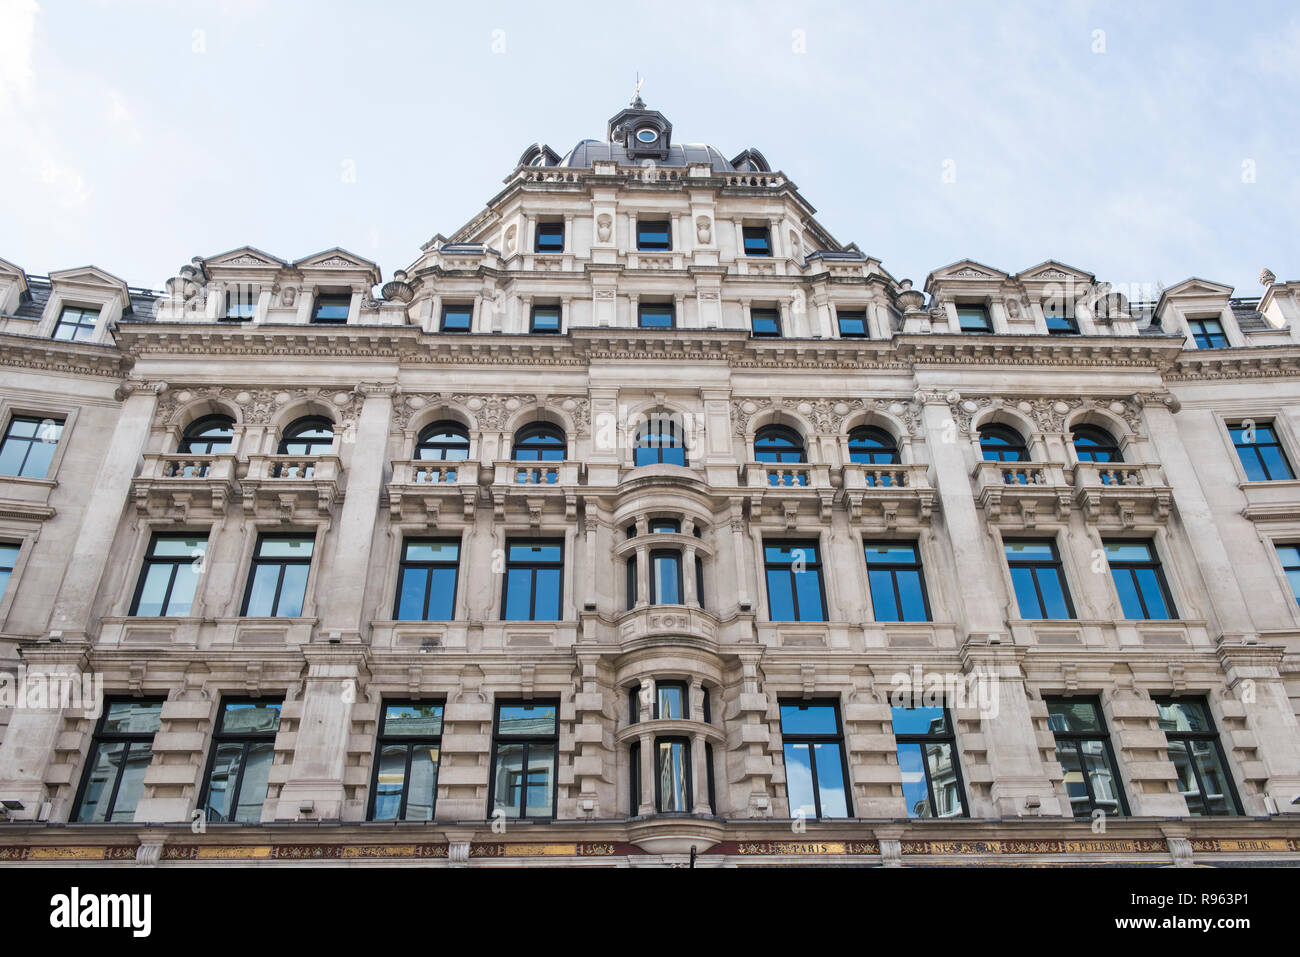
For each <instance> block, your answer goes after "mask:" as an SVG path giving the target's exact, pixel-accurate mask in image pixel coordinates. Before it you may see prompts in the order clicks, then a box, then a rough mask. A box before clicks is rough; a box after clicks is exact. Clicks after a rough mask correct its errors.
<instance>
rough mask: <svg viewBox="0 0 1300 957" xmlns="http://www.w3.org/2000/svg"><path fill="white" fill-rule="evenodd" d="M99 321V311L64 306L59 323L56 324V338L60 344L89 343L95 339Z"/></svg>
mask: <svg viewBox="0 0 1300 957" xmlns="http://www.w3.org/2000/svg"><path fill="white" fill-rule="evenodd" d="M98 321H99V310H98V309H82V308H81V307H80V306H64V307H63V311H62V312H61V313H59V321H58V322H56V323H55V324H54V338H55V339H57V340H59V341H60V342H89V341H90V340H92V339H94V338H95V323H96V322H98Z"/></svg>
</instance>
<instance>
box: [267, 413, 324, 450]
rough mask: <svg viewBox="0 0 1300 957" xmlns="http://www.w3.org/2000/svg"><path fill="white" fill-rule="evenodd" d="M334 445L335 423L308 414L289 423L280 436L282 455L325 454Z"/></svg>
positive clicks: (319, 416)
mask: <svg viewBox="0 0 1300 957" xmlns="http://www.w3.org/2000/svg"><path fill="white" fill-rule="evenodd" d="M333 447H334V423H333V422H331V421H330V420H329V419H327V418H325V417H324V416H322V415H308V416H304V417H303V418H301V419H295V420H294V421H293V422H291V423H289V427H288V428H286V429H285V430H284V435H283V436H282V437H281V438H280V449H279V453H280V454H281V455H325V454H327V453H328V452H329V451H330V450H331V449H332V448H333Z"/></svg>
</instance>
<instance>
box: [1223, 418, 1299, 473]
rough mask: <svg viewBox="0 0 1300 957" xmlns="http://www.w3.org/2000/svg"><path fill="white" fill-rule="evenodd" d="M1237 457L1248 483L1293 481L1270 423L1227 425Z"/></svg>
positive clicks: (1278, 440) (1289, 465) (1280, 443)
mask: <svg viewBox="0 0 1300 957" xmlns="http://www.w3.org/2000/svg"><path fill="white" fill-rule="evenodd" d="M1228 432H1229V433H1230V434H1231V435H1232V444H1233V446H1234V447H1236V449H1237V458H1239V459H1241V467H1242V468H1243V469H1245V470H1246V481H1248V482H1282V481H1285V480H1287V479H1293V478H1295V473H1294V472H1293V471H1291V462H1290V461H1289V460H1288V459H1287V457H1286V452H1284V451H1283V450H1282V442H1281V440H1280V439H1279V438H1278V437H1277V431H1276V429H1275V428H1274V426H1273V423H1272V422H1262V423H1260V422H1254V423H1250V424H1249V425H1248V424H1247V423H1245V422H1239V423H1237V424H1235V425H1229V426H1228Z"/></svg>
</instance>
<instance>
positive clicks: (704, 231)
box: [695, 216, 713, 246]
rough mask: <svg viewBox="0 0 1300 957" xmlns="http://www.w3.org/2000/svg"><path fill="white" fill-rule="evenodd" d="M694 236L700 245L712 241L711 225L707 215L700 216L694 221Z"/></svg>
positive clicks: (705, 244)
mask: <svg viewBox="0 0 1300 957" xmlns="http://www.w3.org/2000/svg"><path fill="white" fill-rule="evenodd" d="M695 238H696V239H697V240H699V243H700V245H701V246H707V245H708V244H709V243H711V242H713V226H712V224H711V223H710V222H709V217H707V216H701V217H700V218H699V219H697V220H696V221H695Z"/></svg>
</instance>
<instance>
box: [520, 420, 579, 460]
mask: <svg viewBox="0 0 1300 957" xmlns="http://www.w3.org/2000/svg"><path fill="white" fill-rule="evenodd" d="M567 451H568V443H567V442H566V441H565V438H564V430H563V429H561V428H560V427H559V426H558V425H551V424H550V423H549V422H534V423H533V424H532V425H525V426H524V427H523V428H522V429H520V430H519V431H518V432H516V433H515V444H514V450H513V451H512V453H511V455H512V456H513V458H514V460H515V461H516V462H562V461H564V456H565V454H566V453H567Z"/></svg>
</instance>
